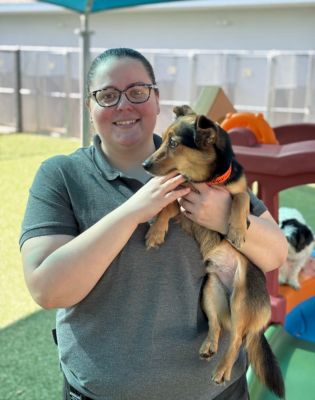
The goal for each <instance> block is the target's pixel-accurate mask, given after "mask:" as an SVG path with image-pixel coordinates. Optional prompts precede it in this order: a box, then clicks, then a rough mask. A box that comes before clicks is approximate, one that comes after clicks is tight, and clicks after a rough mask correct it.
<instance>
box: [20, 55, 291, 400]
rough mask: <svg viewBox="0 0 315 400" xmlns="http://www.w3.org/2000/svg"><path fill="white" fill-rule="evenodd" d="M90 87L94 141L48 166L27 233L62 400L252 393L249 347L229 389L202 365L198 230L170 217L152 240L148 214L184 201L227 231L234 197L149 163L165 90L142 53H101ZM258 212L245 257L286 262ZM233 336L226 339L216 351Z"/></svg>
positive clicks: (26, 257) (24, 239) (30, 278)
mask: <svg viewBox="0 0 315 400" xmlns="http://www.w3.org/2000/svg"><path fill="white" fill-rule="evenodd" d="M104 91H105V96H103V95H104ZM88 93H89V96H88V97H87V100H86V104H87V107H88V110H89V113H90V117H91V122H92V123H93V126H94V129H95V136H94V141H93V144H92V145H91V146H89V147H84V148H80V149H78V150H77V151H75V152H74V153H72V154H70V155H68V156H55V157H52V158H50V159H48V160H46V161H45V162H43V163H42V165H41V167H40V168H39V170H38V172H37V174H36V176H35V179H34V182H33V184H32V187H31V190H30V195H29V201H28V204H27V209H26V212H25V216H24V220H23V226H22V234H21V238H20V245H21V251H22V259H23V266H24V273H25V280H26V283H27V286H28V289H29V291H30V293H31V295H32V296H33V298H34V299H35V301H36V302H37V303H38V304H39V305H41V306H42V307H44V308H56V309H57V318H56V328H57V338H58V351H59V359H60V363H61V367H62V371H63V373H64V376H65V393H64V399H65V400H66V399H69V398H70V394H72V397H75V396H76V397H79V396H80V398H81V399H85V400H87V399H94V400H103V399H105V398H111V399H113V400H118V399H119V400H121V399H129V400H141V399H142V400H147V399H150V400H160V399H161V398H166V399H170V398H173V399H181V400H191V399H197V398H207V399H229V398H231V393H233V396H234V395H236V396H238V397H237V398H238V399H239V400H245V399H247V387H246V381H245V370H246V359H245V357H244V354H243V352H242V351H241V352H240V354H239V357H238V359H237V361H236V363H235V366H234V370H233V376H232V378H231V381H230V382H228V383H227V384H226V385H225V386H221V385H217V384H215V383H214V382H212V380H211V379H210V377H211V370H212V369H213V368H214V366H215V358H214V359H211V360H210V362H209V363H202V362H201V361H200V360H199V358H198V355H197V354H196V349H198V348H199V347H200V344H201V341H202V340H203V338H204V334H205V333H206V331H207V320H206V318H205V316H204V314H203V312H202V310H201V306H200V304H199V299H200V290H201V287H202V285H203V280H204V277H205V269H204V263H203V260H202V258H201V256H200V252H199V248H198V245H197V244H196V243H195V241H194V239H192V238H191V237H190V236H189V235H187V234H186V233H185V232H184V231H183V230H181V229H180V227H179V226H178V224H171V225H170V227H169V231H168V236H167V240H166V242H165V244H164V245H163V246H162V247H161V248H160V249H158V250H156V251H155V250H152V251H147V249H146V247H145V234H146V232H147V230H148V227H149V222H150V221H152V219H153V218H154V217H155V216H156V215H157V214H158V213H159V212H160V211H161V210H162V209H163V208H165V207H166V206H167V205H168V204H170V203H172V202H174V201H175V200H177V199H180V198H185V199H187V204H189V209H190V210H192V209H194V210H195V211H194V212H193V214H194V215H197V216H198V210H199V211H202V212H203V215H204V218H203V220H204V226H207V225H209V220H210V223H212V224H213V223H215V224H217V227H218V230H219V231H221V230H222V227H224V226H226V224H227V221H228V218H229V210H230V207H231V199H230V196H229V194H227V193H226V192H225V191H221V190H214V189H212V188H210V187H208V186H206V187H205V188H201V190H200V195H199V194H196V195H195V196H192V197H188V196H189V194H190V189H189V188H183V187H182V184H183V183H184V181H185V178H184V177H183V176H182V175H178V174H177V173H176V172H175V173H174V172H171V173H169V174H168V175H166V176H162V177H153V178H151V177H150V176H149V174H147V173H146V172H145V171H144V169H143V167H142V163H143V161H144V160H145V159H146V158H148V156H149V155H150V154H152V153H153V152H154V151H155V150H156V149H157V148H158V147H159V146H160V144H161V138H160V137H159V136H157V135H155V134H154V133H153V130H154V127H155V123H156V118H157V115H158V113H159V92H158V89H157V86H156V81H155V77H154V72H153V70H152V67H151V65H150V64H149V62H148V61H147V60H146V59H145V58H144V57H143V55H141V54H140V53H138V52H136V51H135V50H132V49H109V50H107V51H105V52H104V53H102V54H101V55H100V56H98V57H97V58H96V59H95V61H94V62H93V63H92V66H91V69H90V72H89V74H88ZM140 100H141V101H140ZM218 205H219V206H218ZM213 210H215V213H213ZM252 210H253V212H252V214H251V215H250V217H249V218H250V220H251V225H250V228H249V229H248V231H247V241H248V243H249V246H248V247H249V248H251V250H246V252H247V256H248V257H251V258H254V259H257V260H260V263H259V265H258V266H259V267H260V268H261V269H264V268H265V269H267V268H268V267H270V265H272V266H275V265H277V264H278V263H281V262H282V259H281V256H282V252H283V246H282V244H281V237H282V236H280V234H279V232H280V230H279V228H278V226H277V224H276V223H275V222H274V221H273V220H272V219H271V217H270V215H269V214H268V212H267V211H266V209H265V207H264V205H263V204H262V203H261V202H260V201H259V200H258V199H256V198H255V197H253V205H252ZM199 217H200V214H199ZM265 248H268V249H269V250H270V252H269V253H270V255H269V253H268V255H269V258H268V257H267V259H266V256H264V254H265V251H264V249H265ZM269 264H270V265H269ZM227 340H228V337H227V335H222V337H221V338H220V343H219V351H218V352H219V356H220V355H222V352H223V350H224V348H225V346H226V342H227ZM152 388H153V389H154V390H152ZM235 398H236V397H235Z"/></svg>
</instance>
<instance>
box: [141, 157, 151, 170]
mask: <svg viewBox="0 0 315 400" xmlns="http://www.w3.org/2000/svg"><path fill="white" fill-rule="evenodd" d="M142 166H143V168H144V169H145V170H146V171H148V170H149V169H150V168H151V166H152V161H151V160H150V158H147V159H146V160H145V161H144V162H143V163H142Z"/></svg>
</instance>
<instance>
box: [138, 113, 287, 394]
mask: <svg viewBox="0 0 315 400" xmlns="http://www.w3.org/2000/svg"><path fill="white" fill-rule="evenodd" d="M173 111H174V113H175V115H176V119H175V121H174V122H173V123H172V124H171V125H170V126H169V127H168V128H167V129H166V131H165V132H164V134H163V135H162V144H161V146H160V148H159V149H158V150H156V151H155V152H154V153H153V154H152V155H151V156H150V157H149V158H147V159H146V160H145V161H144V163H143V167H144V169H145V170H146V171H147V172H149V173H150V174H152V175H155V176H163V175H166V174H168V173H169V172H171V171H177V172H178V173H179V174H182V175H183V176H185V177H186V179H187V181H188V182H207V183H208V184H209V185H224V186H225V187H226V189H227V190H229V192H230V193H231V195H232V208H231V215H230V219H229V228H228V233H227V235H226V237H225V238H223V237H222V236H221V235H220V234H219V233H217V232H214V231H211V230H209V229H206V228H204V227H202V226H200V225H198V224H196V223H194V222H193V221H191V220H189V219H188V218H187V217H185V216H184V215H183V214H182V213H181V212H180V208H179V205H178V203H177V201H176V202H174V203H171V204H170V205H168V206H167V207H165V208H164V209H163V210H162V211H161V212H160V213H159V214H158V216H157V218H156V220H155V221H154V222H153V224H152V225H151V226H150V229H149V230H148V232H147V234H146V246H147V248H148V249H149V248H152V247H157V246H159V245H161V244H162V243H163V242H164V239H165V235H166V233H167V230H168V223H169V220H170V219H171V218H175V217H176V218H177V219H178V220H179V222H180V224H181V227H182V228H183V229H184V230H185V231H186V232H188V233H189V234H191V235H192V236H193V237H194V238H195V239H196V241H197V242H198V243H199V245H200V250H201V254H202V256H203V259H204V261H205V264H206V272H207V279H206V281H205V284H204V287H203V293H202V307H203V310H204V312H205V314H206V315H207V317H208V321H209V330H208V334H207V337H206V339H205V340H204V342H203V343H202V345H201V348H200V350H199V355H200V357H201V358H203V359H209V358H210V357H211V356H212V355H214V354H215V353H216V352H217V349H218V341H219V336H220V332H221V329H222V328H223V329H227V330H229V332H230V342H229V346H228V349H227V351H226V353H225V354H224V356H223V357H222V360H220V362H219V364H218V365H217V367H216V369H215V371H214V373H213V375H212V380H213V381H214V382H216V383H218V384H221V383H224V382H226V381H229V380H230V377H231V371H232V368H233V365H234V363H235V361H236V358H237V356H238V353H239V350H240V347H241V345H242V343H244V344H245V348H246V351H247V354H248V357H249V361H250V362H251V363H252V365H253V368H254V370H255V372H256V374H257V376H258V377H259V379H260V381H261V382H262V383H264V384H265V385H266V386H267V387H269V388H270V389H271V390H272V391H273V392H274V393H275V394H276V395H277V396H278V397H280V398H283V397H284V393H285V388H284V382H283V378H282V374H281V370H280V368H279V365H278V363H277V360H276V358H275V356H274V354H273V353H272V350H271V348H270V346H269V344H268V342H267V340H266V338H265V336H264V334H263V331H264V328H265V327H266V325H267V324H268V322H269V320H270V315H271V308H270V300H269V295H268V292H267V289H266V279H265V276H264V273H263V272H262V271H261V270H260V269H259V268H258V267H256V266H255V265H253V264H252V263H251V262H250V261H249V260H248V259H247V258H246V257H245V256H244V255H243V254H241V253H240V252H239V251H238V249H240V248H241V246H242V244H243V242H244V241H245V235H246V230H247V228H248V215H249V209H250V208H249V206H250V200H249V193H248V189H247V183H246V177H245V174H244V171H243V168H242V166H241V165H240V164H239V163H238V162H237V161H236V159H235V156H234V153H233V150H232V145H231V142H230V139H229V135H228V134H227V133H226V132H225V131H224V130H223V129H222V128H221V127H220V126H219V125H218V124H217V123H215V122H213V121H211V120H210V119H208V118H207V117H206V116H204V115H196V114H195V113H194V111H193V110H192V109H191V108H190V107H189V106H186V105H184V106H178V107H175V108H174V110H173ZM188 184H189V183H188ZM231 270H232V273H231ZM226 275H229V276H232V278H231V282H230V288H229V289H227V287H226V285H225V283H226ZM224 282H225V283H224ZM229 291H230V293H228V292H229Z"/></svg>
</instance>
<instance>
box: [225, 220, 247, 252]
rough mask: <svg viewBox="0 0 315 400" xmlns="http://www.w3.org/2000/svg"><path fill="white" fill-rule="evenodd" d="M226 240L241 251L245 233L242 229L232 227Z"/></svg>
mask: <svg viewBox="0 0 315 400" xmlns="http://www.w3.org/2000/svg"><path fill="white" fill-rule="evenodd" d="M226 240H227V241H229V242H230V243H231V244H232V245H233V246H234V247H236V248H237V249H240V248H241V247H242V245H243V244H244V242H245V232H244V230H243V229H241V228H235V227H232V226H231V225H230V226H229V230H228V233H227V235H226Z"/></svg>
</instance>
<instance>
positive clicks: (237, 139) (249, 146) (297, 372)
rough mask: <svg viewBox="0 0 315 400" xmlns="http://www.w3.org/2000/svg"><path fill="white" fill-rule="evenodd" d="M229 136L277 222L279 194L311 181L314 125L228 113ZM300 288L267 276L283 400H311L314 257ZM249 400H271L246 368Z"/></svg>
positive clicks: (314, 178) (270, 333) (270, 334)
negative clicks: (281, 123)
mask: <svg viewBox="0 0 315 400" xmlns="http://www.w3.org/2000/svg"><path fill="white" fill-rule="evenodd" d="M221 125H222V126H223V127H224V128H225V129H226V130H227V131H228V132H229V134H230V137H231V140H232V143H233V149H234V152H235V154H236V157H237V159H238V160H239V161H240V163H241V164H242V165H243V167H244V169H245V172H246V176H247V179H248V183H249V185H252V184H253V183H254V182H255V183H256V184H257V186H258V197H260V198H261V199H262V200H263V201H264V203H265V204H266V206H267V207H268V209H269V211H270V212H271V214H272V216H273V217H274V218H275V219H276V220H278V209H279V192H280V191H282V190H284V189H288V188H291V187H294V186H298V185H303V184H308V183H315V124H306V123H305V124H292V125H284V126H279V127H275V128H273V129H272V128H271V127H270V126H269V124H268V123H267V122H266V121H265V120H264V118H263V116H262V114H250V113H236V114H229V115H227V118H226V119H225V120H223V122H221ZM300 283H301V289H300V290H298V291H297V290H294V289H292V288H290V287H288V286H280V285H279V283H278V271H272V272H270V273H268V274H267V285H268V290H269V293H270V299H271V306H272V317H271V325H270V327H269V328H268V329H267V331H266V336H267V338H268V340H269V342H270V344H271V347H272V348H273V351H274V353H275V355H276V356H277V358H278V360H279V362H280V364H281V368H282V371H283V374H284V377H285V383H286V392H287V396H286V399H287V400H296V399H298V398H303V400H313V399H315V379H314V377H313V375H314V367H315V322H314V321H315V318H314V315H315V258H311V259H310V261H309V263H308V264H307V266H306V267H305V268H304V269H303V272H302V273H301V275H300ZM247 378H248V383H249V389H250V394H251V399H253V400H274V399H276V397H275V396H274V395H273V394H271V393H270V392H269V391H268V390H266V388H265V387H263V386H262V385H261V384H260V383H259V382H258V381H257V379H256V378H255V376H254V374H253V373H252V371H251V369H249V372H248V375H247Z"/></svg>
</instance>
